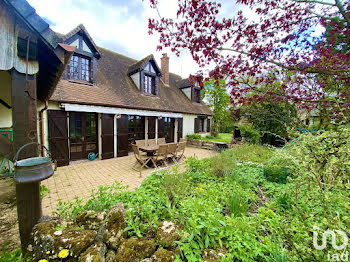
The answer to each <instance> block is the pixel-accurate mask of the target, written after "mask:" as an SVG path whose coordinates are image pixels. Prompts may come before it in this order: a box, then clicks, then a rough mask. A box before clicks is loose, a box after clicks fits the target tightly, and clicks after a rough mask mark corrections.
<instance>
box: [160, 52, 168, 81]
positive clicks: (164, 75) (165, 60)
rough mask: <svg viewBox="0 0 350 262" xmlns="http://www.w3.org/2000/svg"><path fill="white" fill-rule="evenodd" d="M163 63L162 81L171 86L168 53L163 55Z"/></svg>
mask: <svg viewBox="0 0 350 262" xmlns="http://www.w3.org/2000/svg"><path fill="white" fill-rule="evenodd" d="M160 61H161V70H162V80H163V82H164V84H165V85H169V57H168V55H167V53H164V54H163V57H162V58H161V59H160Z"/></svg>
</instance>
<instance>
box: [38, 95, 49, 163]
mask: <svg viewBox="0 0 350 262" xmlns="http://www.w3.org/2000/svg"><path fill="white" fill-rule="evenodd" d="M44 103H45V106H44V108H43V109H41V110H40V134H41V136H40V138H41V139H40V140H41V142H40V143H41V144H42V145H45V137H44V129H45V123H44V112H45V111H46V110H47V108H48V107H49V103H48V102H47V100H46V101H45V102H44ZM41 150H42V153H41V154H42V156H46V152H45V150H44V148H42V149H41Z"/></svg>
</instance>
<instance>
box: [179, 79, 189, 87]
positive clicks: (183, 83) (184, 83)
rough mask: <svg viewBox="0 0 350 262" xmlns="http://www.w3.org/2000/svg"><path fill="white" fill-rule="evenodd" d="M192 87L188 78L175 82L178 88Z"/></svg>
mask: <svg viewBox="0 0 350 262" xmlns="http://www.w3.org/2000/svg"><path fill="white" fill-rule="evenodd" d="M192 85H193V83H191V81H190V79H189V78H186V79H181V80H180V81H178V82H177V86H178V87H179V88H183V87H188V86H192Z"/></svg>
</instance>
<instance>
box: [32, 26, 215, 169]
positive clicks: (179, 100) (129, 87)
mask: <svg viewBox="0 0 350 262" xmlns="http://www.w3.org/2000/svg"><path fill="white" fill-rule="evenodd" d="M58 36H59V37H60V38H61V39H62V42H63V43H64V44H66V45H69V46H74V47H76V50H75V52H74V54H73V55H72V57H71V60H70V63H69V64H68V65H67V66H66V68H65V73H64V75H63V77H62V78H61V79H60V81H59V82H58V84H57V87H56V89H55V91H54V92H53V94H52V96H51V97H50V99H48V101H45V102H42V103H41V102H40V103H39V105H38V114H39V115H40V114H41V115H42V118H41V121H42V122H43V129H42V132H41V134H42V137H41V141H42V142H43V144H45V145H47V146H49V148H50V150H51V153H52V155H53V157H54V158H55V159H56V160H57V162H58V165H59V166H62V165H68V164H69V162H70V161H72V160H79V159H87V157H88V154H89V153H94V154H97V153H98V155H99V157H100V158H101V159H108V158H113V157H122V156H126V155H128V153H129V152H131V143H133V142H134V141H135V140H143V139H145V140H148V139H158V138H162V137H165V139H166V142H175V141H178V140H179V139H180V138H182V137H185V136H186V135H187V134H192V133H202V134H207V133H208V132H209V131H210V121H211V118H212V115H213V113H212V111H211V110H210V109H209V108H208V107H207V106H206V105H205V104H204V103H203V102H202V101H201V88H200V87H199V83H196V82H194V81H192V82H191V81H190V80H189V79H182V78H181V77H180V76H178V75H175V74H172V73H170V72H169V57H168V56H167V55H166V54H163V57H162V58H161V62H160V66H159V65H158V63H157V61H156V60H155V58H154V56H153V55H149V56H147V57H145V58H144V59H142V60H140V61H137V60H135V59H132V58H129V57H126V56H123V55H121V54H118V53H115V52H113V51H110V50H107V49H104V48H101V47H98V46H97V45H96V44H95V43H94V41H93V39H92V37H91V36H90V35H89V33H88V32H87V30H86V28H85V27H84V26H83V25H79V26H77V27H76V28H75V29H73V30H72V31H71V32H69V33H68V34H66V35H61V34H58ZM39 112H41V113H39Z"/></svg>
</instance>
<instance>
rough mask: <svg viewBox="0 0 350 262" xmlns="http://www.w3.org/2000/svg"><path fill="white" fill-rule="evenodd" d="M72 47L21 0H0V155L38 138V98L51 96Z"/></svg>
mask: <svg viewBox="0 0 350 262" xmlns="http://www.w3.org/2000/svg"><path fill="white" fill-rule="evenodd" d="M73 51H74V47H70V46H67V45H64V44H63V43H62V40H61V39H60V38H59V37H57V35H56V34H55V32H53V31H52V30H51V29H50V28H49V25H48V24H47V23H46V22H45V21H44V20H43V19H42V18H41V17H40V16H38V15H37V14H36V12H35V10H34V9H33V8H32V7H31V6H30V5H29V4H28V3H27V2H26V1H24V0H11V1H9V0H4V1H0V134H2V135H0V157H1V156H5V157H7V158H10V159H12V158H13V155H14V152H15V151H16V150H17V149H18V148H19V147H21V146H23V145H24V144H26V143H28V142H35V141H37V139H38V135H37V99H40V100H43V101H45V100H47V99H48V98H49V97H50V96H51V94H52V93H53V90H54V89H55V87H56V85H57V83H58V81H59V79H60V78H61V76H62V74H63V72H64V70H65V68H66V65H67V63H69V61H70V56H71V55H72V53H73ZM10 140H13V142H11V141H10ZM36 154H37V150H36V149H34V150H32V152H31V153H28V151H27V154H24V155H23V154H22V155H21V157H26V156H27V157H29V156H30V155H34V156H35V155H36Z"/></svg>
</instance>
